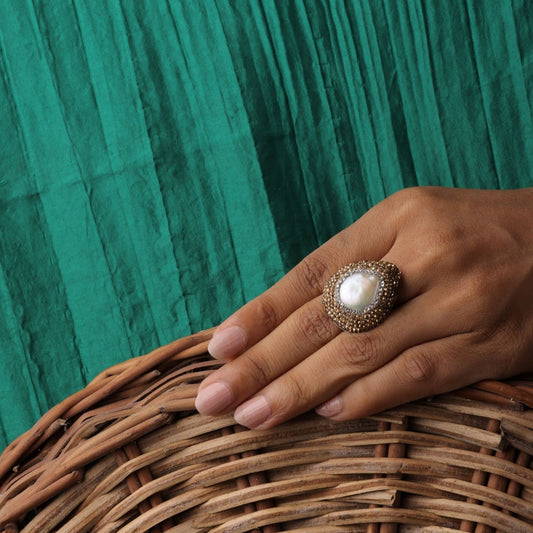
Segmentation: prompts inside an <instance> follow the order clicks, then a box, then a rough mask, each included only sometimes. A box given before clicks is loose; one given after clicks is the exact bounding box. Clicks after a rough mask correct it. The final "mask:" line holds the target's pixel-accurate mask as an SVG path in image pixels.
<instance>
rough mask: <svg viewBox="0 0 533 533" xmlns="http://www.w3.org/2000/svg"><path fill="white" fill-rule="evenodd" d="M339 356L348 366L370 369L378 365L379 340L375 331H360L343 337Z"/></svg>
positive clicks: (360, 369)
mask: <svg viewBox="0 0 533 533" xmlns="http://www.w3.org/2000/svg"><path fill="white" fill-rule="evenodd" d="M338 355H339V358H340V360H341V361H342V362H343V363H344V364H345V365H347V366H348V367H350V368H352V367H356V368H357V369H358V370H359V371H363V372H364V371H368V370H369V369H374V368H375V367H376V366H377V355H378V340H377V336H376V334H375V333H373V332H368V333H360V334H358V335H357V336H351V338H348V339H343V341H342V342H341V343H340V346H339V354H338Z"/></svg>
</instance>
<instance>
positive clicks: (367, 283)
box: [322, 261, 401, 333]
mask: <svg viewBox="0 0 533 533" xmlns="http://www.w3.org/2000/svg"><path fill="white" fill-rule="evenodd" d="M400 276H401V272H400V269H399V268H398V267H397V266H396V265H393V264H392V263H387V262H386V261H357V262H356V263H350V264H349V265H346V266H344V267H342V268H341V269H340V270H338V271H337V272H335V274H333V276H332V277H331V278H330V279H329V280H328V281H327V282H326V285H325V286H324V292H323V293H322V303H323V304H324V308H325V309H326V313H327V314H328V316H329V318H331V320H333V322H335V324H337V326H339V328H341V329H342V330H344V331H349V332H350V333H360V332H362V331H368V330H369V329H372V328H375V327H376V326H378V325H379V324H381V323H382V322H383V321H384V320H385V318H387V316H388V315H389V313H390V312H391V310H392V307H393V305H394V302H395V301H396V297H397V296H398V286H399V284H400Z"/></svg>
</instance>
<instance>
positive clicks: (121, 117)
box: [0, 0, 533, 449]
mask: <svg viewBox="0 0 533 533" xmlns="http://www.w3.org/2000/svg"><path fill="white" fill-rule="evenodd" d="M532 22H533V2H530V1H528V0H523V1H518V0H517V1H512V2H511V1H505V0H475V1H461V0H454V1H451V0H450V1H447V0H434V1H429V0H428V1H414V0H407V1H393V0H391V1H389V0H360V1H358V0H346V1H341V0H330V1H327V0H306V1H303V0H277V1H273V0H261V1H259V0H217V1H215V0H181V1H179V0H168V1H163V0H142V1H141V0H122V1H118V0H98V1H92V0H83V1H82V0H79V1H78V0H33V1H32V0H12V1H3V2H0V73H1V77H0V117H1V120H0V309H1V313H0V368H1V369H2V377H1V379H0V449H2V448H3V447H4V446H5V445H7V443H8V442H10V441H11V440H12V439H14V438H15V437H16V436H17V435H19V434H20V433H21V432H23V431H24V430H26V429H28V428H29V427H30V426H31V425H32V424H33V423H34V422H35V421H36V420H37V419H38V418H39V416H40V415H41V414H42V413H43V412H44V411H45V410H47V409H48V408H50V407H51V406H53V405H55V404H56V403H58V402H59V401H61V400H62V399H63V398H64V397H65V396H67V395H70V394H72V393H73V392H75V391H77V390H78V389H80V388H82V387H83V386H84V385H85V384H86V383H87V382H88V380H90V379H91V378H92V377H94V376H95V375H96V374H97V373H98V372H100V371H102V370H104V369H105V368H107V367H109V366H111V365H113V364H115V363H118V362H120V361H122V360H125V359H129V358H130V357H132V356H135V355H138V354H142V353H146V352H148V351H150V350H152V349H154V348H156V347H157V346H159V345H161V344H164V343H167V342H169V341H171V340H172V339H174V338H177V337H181V336H183V335H186V334H188V333H191V332H194V331H198V330H200V329H203V328H206V327H210V326H213V325H216V324H217V323H218V322H219V321H220V320H222V319H223V318H224V317H226V316H227V315H229V314H230V313H231V312H232V311H234V310H235V309H237V308H238V307H239V306H240V305H242V304H243V303H244V302H245V301H248V300H250V299H251V298H253V297H254V296H256V295H258V294H259V293H261V292H262V291H263V290H265V289H266V288H267V287H269V286H270V285H271V284H273V283H274V282H275V281H276V280H277V279H279V278H280V277H281V276H282V275H283V273H285V272H286V271H287V270H288V269H290V268H291V267H292V266H293V265H294V264H296V263H297V262H298V261H299V260H300V259H301V258H302V257H304V256H305V255H306V254H307V253H309V252H311V251H312V250H313V249H315V248H316V247H317V246H318V245H320V244H321V243H322V242H324V241H325V240H326V239H328V238H329V237H331V236H333V235H334V234H335V233H336V232H338V231H339V230H341V229H342V228H344V227H346V226H347V225H349V224H350V223H352V222H353V221H354V220H355V219H356V218H357V217H358V216H360V215H361V214H362V213H363V212H364V211H365V210H367V209H368V208H369V207H370V206H372V205H374V204H375V203H377V202H379V201H380V200H381V199H383V198H384V197H385V196H387V195H389V194H391V193H393V192H394V191H397V190H399V189H401V188H404V187H407V186H413V185H425V184H434V185H437V184H440V185H446V186H454V187H474V188H515V187H525V186H531V185H533V180H532V177H531V176H532V175H533V173H532V171H533V124H532V113H531V106H532V103H533V93H532V91H533V23H532Z"/></svg>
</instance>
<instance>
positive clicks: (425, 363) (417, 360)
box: [398, 350, 437, 383]
mask: <svg viewBox="0 0 533 533" xmlns="http://www.w3.org/2000/svg"><path fill="white" fill-rule="evenodd" d="M436 370H437V368H436V361H435V358H433V357H430V356H429V355H428V354H427V353H426V352H424V351H422V350H416V351H411V352H409V353H407V354H406V355H405V357H404V359H403V364H402V365H401V367H400V371H399V374H400V375H399V376H398V377H399V379H400V380H401V381H403V382H406V383H419V382H423V381H432V380H433V379H434V377H435V374H436Z"/></svg>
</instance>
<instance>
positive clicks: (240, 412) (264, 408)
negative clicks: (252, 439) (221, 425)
mask: <svg viewBox="0 0 533 533" xmlns="http://www.w3.org/2000/svg"><path fill="white" fill-rule="evenodd" d="M271 415H272V409H271V407H270V404H269V403H268V402H267V401H266V398H265V397H264V396H256V397H255V398H252V399H251V400H249V401H247V402H246V403H244V404H242V405H241V406H239V407H238V408H237V410H236V411H235V413H234V415H233V417H234V418H235V420H236V421H237V423H238V424H241V425H242V426H246V427H249V428H255V427H257V426H260V425H261V424H262V423H263V422H266V421H267V420H268V419H269V418H270V416H271Z"/></svg>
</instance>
